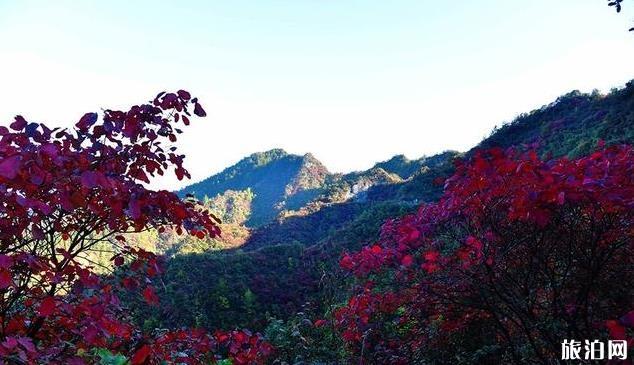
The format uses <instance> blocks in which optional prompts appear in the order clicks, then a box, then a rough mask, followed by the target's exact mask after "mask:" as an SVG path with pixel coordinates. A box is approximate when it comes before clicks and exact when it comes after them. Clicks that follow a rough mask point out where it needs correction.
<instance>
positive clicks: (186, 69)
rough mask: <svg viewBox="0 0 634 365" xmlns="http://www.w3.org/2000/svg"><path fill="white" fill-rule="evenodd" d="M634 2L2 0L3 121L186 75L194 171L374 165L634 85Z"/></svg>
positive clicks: (75, 112) (121, 95)
mask: <svg viewBox="0 0 634 365" xmlns="http://www.w3.org/2000/svg"><path fill="white" fill-rule="evenodd" d="M629 5H631V6H629ZM630 7H631V8H632V9H629V8H630ZM624 8H625V9H624V12H623V13H622V14H620V15H617V14H616V13H615V12H614V10H613V9H611V8H608V7H607V6H606V2H605V1H601V0H558V1H553V0H531V1H520V0H480V1H471V0H461V1H459V0H457V1H452V2H449V1H437V0H436V1H427V0H416V1H398V0H395V1H385V0H383V1H374V0H364V1H349V0H336V1H335V0H319V1H318V0H313V1H304V0H288V1H266V0H257V1H255V0H254V1H242V0H231V1H187V2H175V1H169V2H168V1H163V2H161V1H107V2H106V1H83V2H79V1H55V2H52V1H29V0H26V1H2V2H0V65H1V67H0V80H1V82H2V88H0V89H1V90H0V100H2V102H1V103H0V118H1V119H0V120H1V121H2V123H8V122H9V121H10V120H11V119H12V116H13V115H15V114H18V113H19V114H23V115H25V116H26V117H27V119H30V120H34V121H46V122H47V123H48V124H51V125H70V124H71V123H74V121H76V120H77V119H78V118H79V117H80V116H81V115H82V114H83V113H84V112H86V111H93V110H99V109H101V108H116V107H125V106H127V105H131V104H133V103H137V102H141V101H145V100H147V99H148V98H150V97H152V96H153V95H155V94H156V92H158V91H161V90H175V89H179V88H184V89H187V90H189V91H191V92H192V93H193V94H195V95H198V96H199V97H200V98H201V100H202V101H203V104H204V105H205V107H206V109H207V111H208V113H209V116H208V117H207V118H205V119H202V120H198V121H197V123H195V125H194V126H192V127H190V128H188V129H187V131H186V134H185V136H184V137H183V138H182V139H181V140H180V141H179V143H180V147H181V149H182V151H183V152H185V153H187V154H188V159H187V166H188V167H189V169H190V171H191V172H192V175H193V178H194V180H198V179H201V178H204V177H206V176H208V175H210V174H211V173H214V172H217V171H219V170H221V169H222V168H224V167H226V166H228V165H230V164H232V163H234V162H236V161H237V160H239V159H240V158H242V157H244V156H245V155H248V154H250V153H252V152H256V151H262V150H266V149H270V148H274V147H281V148H284V149H286V150H288V151H289V152H293V153H299V154H303V153H306V152H311V153H313V154H314V155H316V157H317V158H319V159H320V160H322V161H323V162H324V163H325V165H326V166H327V167H328V168H329V169H330V170H332V171H337V172H345V171H351V170H360V169H365V168H368V167H370V166H371V165H372V164H373V163H374V162H376V161H380V160H385V159H388V158H389V157H391V156H392V155H394V154H405V155H406V156H408V157H410V158H416V157H419V156H422V155H425V154H433V153H436V152H440V151H443V150H446V149H457V150H466V149H468V148H470V147H471V146H473V145H475V144H476V143H477V142H478V141H479V140H480V139H482V138H483V137H484V136H486V135H487V134H488V133H489V132H490V131H491V129H492V128H493V127H494V126H495V125H500V124H501V123H503V122H504V121H508V120H510V119H512V118H513V117H514V116H516V115H517V114H519V113H522V112H527V111H530V110H532V109H535V108H537V107H539V106H541V105H543V104H546V103H549V102H551V101H552V100H554V99H555V98H556V97H557V96H559V95H561V94H563V93H565V92H568V91H570V90H573V89H579V90H582V91H590V90H592V89H594V88H598V89H600V90H602V91H607V90H609V89H610V88H611V87H616V86H621V85H623V84H624V83H625V82H626V81H628V80H630V79H632V78H634V72H633V70H632V68H631V65H632V64H634V34H632V33H629V32H627V29H628V28H630V27H631V26H632V24H633V23H634V4H625V5H624ZM157 186H160V187H169V188H173V187H175V186H178V184H177V183H176V182H175V181H174V180H171V179H166V180H163V181H161V182H159V183H158V184H157Z"/></svg>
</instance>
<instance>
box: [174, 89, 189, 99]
mask: <svg viewBox="0 0 634 365" xmlns="http://www.w3.org/2000/svg"><path fill="white" fill-rule="evenodd" d="M177 94H178V96H179V97H180V98H181V99H183V100H189V99H191V98H192V96H191V95H190V94H189V93H188V92H187V91H185V90H178V91H177Z"/></svg>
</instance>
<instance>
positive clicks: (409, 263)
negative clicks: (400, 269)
mask: <svg viewBox="0 0 634 365" xmlns="http://www.w3.org/2000/svg"><path fill="white" fill-rule="evenodd" d="M413 263H414V258H413V257H412V255H405V256H403V258H402V259H401V265H403V266H405V267H408V266H412V264H413Z"/></svg>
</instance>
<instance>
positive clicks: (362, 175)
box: [178, 149, 457, 228]
mask: <svg viewBox="0 0 634 365" xmlns="http://www.w3.org/2000/svg"><path fill="white" fill-rule="evenodd" d="M456 154H457V152H445V153H442V154H439V155H435V156H431V157H422V158H420V159H417V160H409V159H407V158H406V157H405V156H403V155H399V156H394V157H393V158H392V159H390V160H387V161H384V162H379V163H377V164H376V165H375V166H374V167H372V168H370V169H368V170H366V171H357V172H351V173H348V174H340V173H336V174H334V173H330V172H329V171H328V169H327V168H326V167H325V166H324V165H323V164H322V163H321V162H320V161H319V160H317V159H316V158H315V157H314V156H313V155H312V154H310V153H308V154H305V155H303V156H299V155H293V154H289V153H287V152H286V151H284V150H282V149H272V150H269V151H265V152H257V153H254V154H252V155H250V156H248V157H246V158H244V159H242V160H240V161H239V162H238V163H236V164H235V165H233V166H230V167H228V168H226V169H225V170H223V171H222V172H220V173H218V174H215V175H213V176H210V177H209V178H206V179H204V180H202V181H200V182H198V183H195V184H192V185H190V186H187V187H185V188H183V189H181V190H180V191H179V192H178V194H179V195H180V196H183V197H184V196H186V195H188V194H191V195H193V196H195V197H196V198H197V199H200V200H203V201H204V202H205V203H206V204H207V205H208V206H210V207H211V208H212V211H214V213H215V214H217V215H219V216H220V217H221V219H222V220H223V221H225V222H229V223H244V224H245V225H246V226H247V227H251V228H256V227H260V226H263V225H266V224H267V223H270V222H272V221H274V220H275V219H276V218H278V217H285V216H293V215H305V214H309V213H310V212H314V211H316V210H319V209H320V208H321V207H323V206H325V205H330V204H336V203H343V202H346V201H357V202H359V201H364V200H367V199H372V197H377V195H376V194H374V195H372V196H370V195H369V194H371V193H370V191H371V189H373V188H375V187H378V186H388V185H397V184H402V183H404V182H406V181H408V180H409V179H411V178H413V177H414V176H416V175H418V174H421V173H425V172H426V171H428V170H429V169H436V168H438V167H439V166H442V165H443V164H445V163H447V162H448V161H450V160H451V158H453V157H454V156H455V155H456ZM378 200H386V199H384V198H380V199H378ZM230 204H234V205H239V209H238V210H239V212H238V210H236V209H234V207H232V206H231V205H230ZM229 211H236V214H237V213H239V214H240V216H239V217H235V216H233V215H231V214H229V213H228V212H229ZM243 216H245V217H243Z"/></svg>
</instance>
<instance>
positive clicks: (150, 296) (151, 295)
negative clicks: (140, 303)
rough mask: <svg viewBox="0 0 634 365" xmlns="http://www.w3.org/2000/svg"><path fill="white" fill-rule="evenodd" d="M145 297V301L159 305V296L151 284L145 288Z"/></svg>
mask: <svg viewBox="0 0 634 365" xmlns="http://www.w3.org/2000/svg"><path fill="white" fill-rule="evenodd" d="M143 298H145V301H146V302H148V304H150V305H157V304H158V302H159V298H158V296H157V295H156V292H155V291H154V288H152V287H151V286H148V287H146V288H145V289H143Z"/></svg>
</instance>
